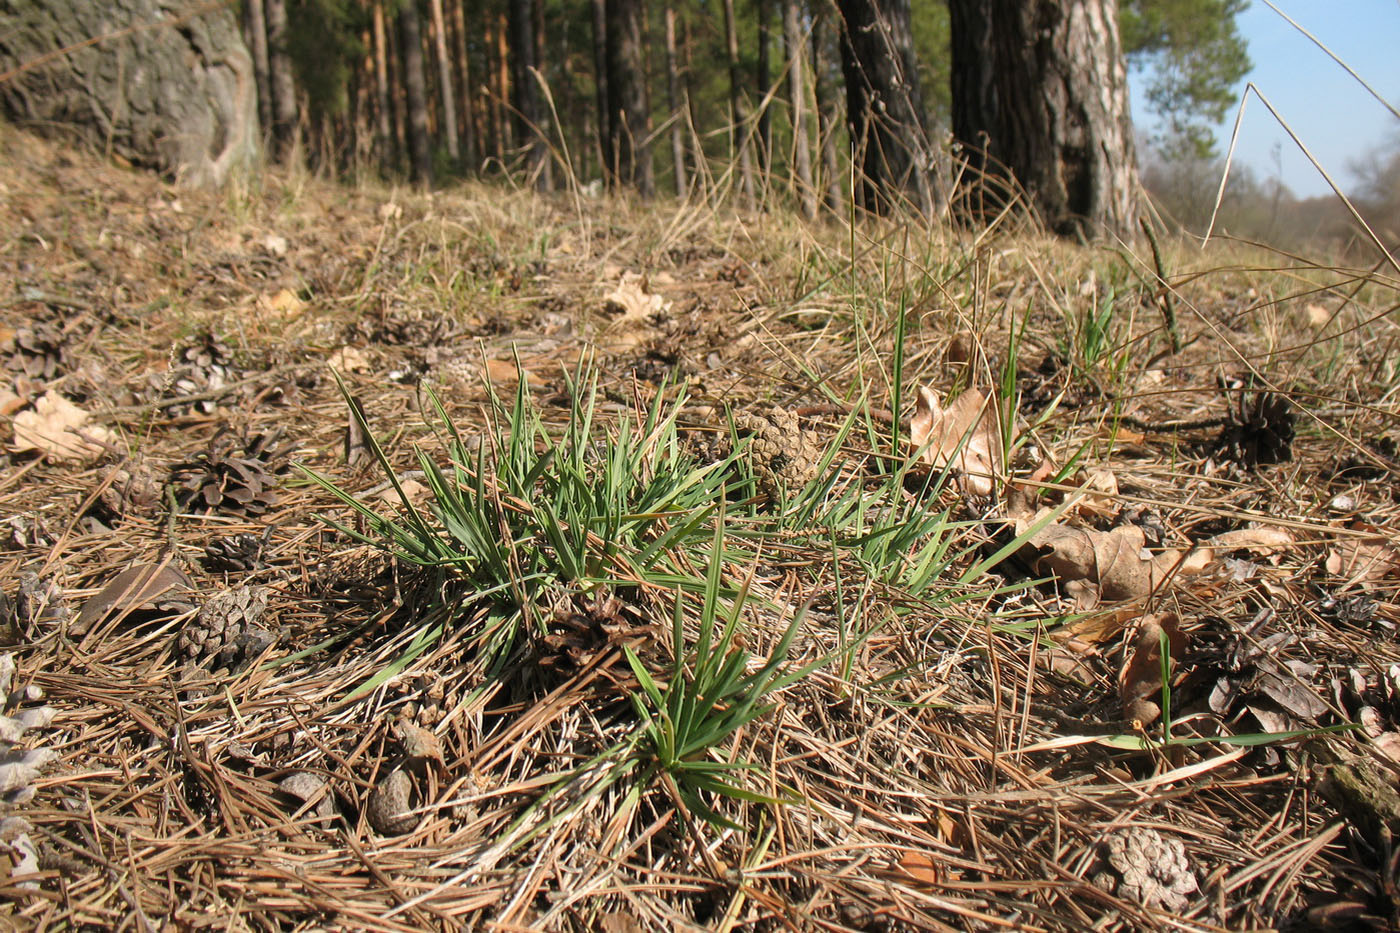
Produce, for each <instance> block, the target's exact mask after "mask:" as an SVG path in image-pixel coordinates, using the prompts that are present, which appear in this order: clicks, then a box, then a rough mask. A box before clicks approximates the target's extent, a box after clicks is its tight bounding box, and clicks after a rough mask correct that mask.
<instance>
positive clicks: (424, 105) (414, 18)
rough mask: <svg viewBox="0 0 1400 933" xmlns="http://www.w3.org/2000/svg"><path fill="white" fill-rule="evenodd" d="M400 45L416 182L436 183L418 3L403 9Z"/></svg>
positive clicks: (408, 0) (408, 1) (409, 1)
mask: <svg viewBox="0 0 1400 933" xmlns="http://www.w3.org/2000/svg"><path fill="white" fill-rule="evenodd" d="M399 45H400V47H401V49H402V60H403V84H404V91H405V93H406V96H407V98H408V151H409V155H410V159H411V161H410V168H411V172H412V177H413V180H414V181H415V182H416V183H418V184H420V185H431V184H432V183H433V148H432V138H431V133H430V131H429V127H428V82H427V78H426V75H425V73H424V71H423V27H422V23H421V21H420V19H419V16H418V4H417V3H416V2H415V0H404V2H403V3H402V4H401V5H400V6H399Z"/></svg>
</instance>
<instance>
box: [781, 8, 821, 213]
mask: <svg viewBox="0 0 1400 933" xmlns="http://www.w3.org/2000/svg"><path fill="white" fill-rule="evenodd" d="M783 42H784V44H785V45H786V46H787V52H788V98H789V100H790V101H791V103H792V168H793V181H794V183H795V184H796V186H797V199H798V203H800V204H801V205H802V214H803V216H804V217H807V218H808V219H811V218H813V217H816V216H817V189H816V188H814V187H812V150H811V145H810V141H809V140H808V138H807V137H808V130H807V43H806V42H805V41H804V40H803V36H802V10H801V8H800V6H799V2H798V0H783Z"/></svg>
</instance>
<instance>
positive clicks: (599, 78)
mask: <svg viewBox="0 0 1400 933" xmlns="http://www.w3.org/2000/svg"><path fill="white" fill-rule="evenodd" d="M589 6H590V8H591V9H592V12H593V89H594V96H595V98H596V99H597V100H596V107H597V110H598V113H597V117H598V164H599V165H600V166H601V167H602V170H601V172H600V173H599V174H601V175H602V177H603V179H604V180H605V181H606V182H607V183H608V184H609V185H612V184H614V179H613V176H614V174H615V173H616V171H617V166H615V165H613V164H612V163H611V162H610V161H608V160H609V158H610V153H611V151H612V150H611V147H610V146H609V145H608V127H609V126H610V125H611V123H610V121H609V119H608V100H609V98H608V14H607V5H606V0H592V2H591V3H590V4H589Z"/></svg>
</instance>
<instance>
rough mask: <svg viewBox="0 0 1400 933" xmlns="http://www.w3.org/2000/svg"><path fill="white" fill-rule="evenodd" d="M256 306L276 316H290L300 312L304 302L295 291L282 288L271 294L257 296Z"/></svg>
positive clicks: (304, 305)
mask: <svg viewBox="0 0 1400 933" xmlns="http://www.w3.org/2000/svg"><path fill="white" fill-rule="evenodd" d="M257 303H258V308H259V309H260V310H262V311H266V312H269V313H271V314H274V315H276V316H278V317H292V316H293V315H296V314H299V313H301V309H302V308H304V307H306V302H304V301H302V300H301V299H300V298H298V297H297V294H296V292H294V291H292V290H291V289H290V288H284V289H281V290H280V291H277V292H275V293H273V294H271V295H260V296H258V302H257Z"/></svg>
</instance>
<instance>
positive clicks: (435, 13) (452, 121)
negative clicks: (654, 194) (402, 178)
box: [428, 0, 462, 168]
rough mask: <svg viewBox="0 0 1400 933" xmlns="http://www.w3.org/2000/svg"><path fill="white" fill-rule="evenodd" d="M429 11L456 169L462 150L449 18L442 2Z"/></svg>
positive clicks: (432, 4) (444, 120)
mask: <svg viewBox="0 0 1400 933" xmlns="http://www.w3.org/2000/svg"><path fill="white" fill-rule="evenodd" d="M428 9H429V10H430V12H431V13H432V17H433V44H434V46H435V47H436V50H437V64H438V84H439V85H440V88H439V93H440V94H441V95H442V134H443V136H444V137H445V138H446V142H447V154H448V155H449V156H450V157H451V158H452V164H453V167H454V168H455V167H456V166H457V165H458V164H459V163H460V162H461V161H462V149H461V146H460V144H459V143H458V139H457V101H456V99H455V98H456V95H455V94H454V93H453V89H452V59H451V58H449V57H448V55H447V17H445V16H443V15H442V0H430V2H429V4H428Z"/></svg>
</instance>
